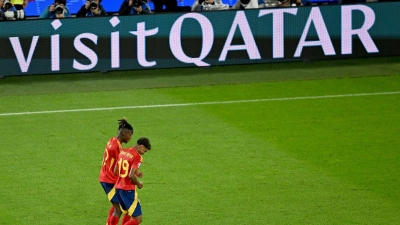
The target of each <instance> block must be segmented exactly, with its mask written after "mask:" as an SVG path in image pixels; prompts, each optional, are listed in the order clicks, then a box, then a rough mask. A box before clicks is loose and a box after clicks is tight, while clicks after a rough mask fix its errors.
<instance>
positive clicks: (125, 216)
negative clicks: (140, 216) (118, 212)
mask: <svg viewBox="0 0 400 225" xmlns="http://www.w3.org/2000/svg"><path fill="white" fill-rule="evenodd" d="M130 219H131V216H130V215H128V214H125V215H124V217H123V218H122V224H125V223H126V222H128V221H129V220H130Z"/></svg>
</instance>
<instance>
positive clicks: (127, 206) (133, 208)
mask: <svg viewBox="0 0 400 225" xmlns="http://www.w3.org/2000/svg"><path fill="white" fill-rule="evenodd" d="M118 193H119V192H118ZM119 196H122V201H123V202H124V203H123V204H124V207H122V205H121V208H122V211H123V212H124V213H125V214H127V215H129V216H130V217H131V218H130V220H127V221H126V222H125V220H126V218H125V217H124V222H125V223H122V225H138V224H140V223H141V222H142V207H141V205H140V202H139V198H138V195H137V192H136V191H134V190H132V191H123V192H122V193H121V195H119ZM120 202H121V201H120Z"/></svg>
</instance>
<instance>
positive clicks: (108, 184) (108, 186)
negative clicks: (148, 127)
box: [99, 118, 133, 225]
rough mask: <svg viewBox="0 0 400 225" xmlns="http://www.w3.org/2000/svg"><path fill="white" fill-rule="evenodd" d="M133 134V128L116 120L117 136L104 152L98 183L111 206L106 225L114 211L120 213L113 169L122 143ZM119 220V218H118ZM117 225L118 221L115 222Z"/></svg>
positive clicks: (109, 142) (122, 120)
mask: <svg viewBox="0 0 400 225" xmlns="http://www.w3.org/2000/svg"><path fill="white" fill-rule="evenodd" d="M132 134H133V127H132V125H130V124H129V123H128V121H127V120H126V119H125V118H124V119H120V120H118V134H117V136H116V137H112V138H111V139H110V140H109V141H108V142H107V145H106V149H105V151H104V156H103V162H102V165H101V169H100V175H99V181H100V184H101V186H102V187H103V189H104V191H105V192H106V195H107V197H108V200H109V201H110V202H111V204H112V206H111V208H110V210H109V212H108V217H107V223H106V224H108V225H109V224H110V219H111V217H112V215H113V213H114V211H119V212H121V209H120V207H119V203H118V198H117V196H116V195H115V188H114V184H115V182H116V181H117V178H118V177H117V176H115V175H114V167H115V164H116V160H117V158H118V155H119V153H120V152H121V151H122V150H123V147H122V143H128V142H129V141H130V140H131V138H132ZM118 220H119V217H118ZM117 223H118V221H117Z"/></svg>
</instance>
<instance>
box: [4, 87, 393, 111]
mask: <svg viewBox="0 0 400 225" xmlns="http://www.w3.org/2000/svg"><path fill="white" fill-rule="evenodd" d="M396 94H400V91H396V92H376V93H359V94H342V95H321V96H305V97H288V98H266V99H252V100H236V101H216V102H194V103H177V104H163V105H138V106H121V107H108V108H89V109H66V110H50V111H36V112H15V113H0V116H18V115H32V114H51V113H67V112H86V111H106V110H119V109H143V108H162V107H180V106H195V105H219V104H234V103H248V102H269V101H289V100H304V99H323V98H343V97H357V96H373V95H396Z"/></svg>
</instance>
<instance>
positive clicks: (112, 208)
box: [106, 206, 114, 225]
mask: <svg viewBox="0 0 400 225" xmlns="http://www.w3.org/2000/svg"><path fill="white" fill-rule="evenodd" d="M113 213H114V206H111V208H110V210H109V211H108V217H107V223H106V225H110V219H111V216H112V214H113Z"/></svg>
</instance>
